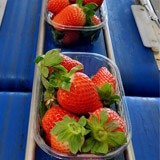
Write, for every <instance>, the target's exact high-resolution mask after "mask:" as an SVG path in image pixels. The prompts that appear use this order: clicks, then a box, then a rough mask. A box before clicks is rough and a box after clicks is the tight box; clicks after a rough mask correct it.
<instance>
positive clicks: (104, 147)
mask: <svg viewBox="0 0 160 160" xmlns="http://www.w3.org/2000/svg"><path fill="white" fill-rule="evenodd" d="M107 120H108V113H107V112H106V111H101V113H100V118H99V119H98V118H97V117H96V116H95V115H94V114H91V119H89V120H88V123H87V127H86V128H88V129H89V130H90V136H89V138H88V139H86V141H85V143H84V145H83V146H82V152H91V153H95V154H107V153H108V151H109V148H114V147H119V146H121V145H123V144H124V143H126V142H127V138H126V135H125V133H124V132H115V131H114V130H115V129H116V128H118V126H119V123H118V122H117V121H114V120H113V121H111V122H109V123H106V122H107Z"/></svg>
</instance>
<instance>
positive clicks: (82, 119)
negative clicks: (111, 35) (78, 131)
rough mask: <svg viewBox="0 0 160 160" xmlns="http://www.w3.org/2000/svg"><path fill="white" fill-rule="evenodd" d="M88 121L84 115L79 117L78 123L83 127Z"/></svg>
mask: <svg viewBox="0 0 160 160" xmlns="http://www.w3.org/2000/svg"><path fill="white" fill-rule="evenodd" d="M86 123H87V119H86V118H85V117H84V116H81V118H80V119H79V121H78V124H79V125H80V126H81V127H84V126H85V125H86Z"/></svg>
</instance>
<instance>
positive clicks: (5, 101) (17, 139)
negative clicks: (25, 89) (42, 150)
mask: <svg viewBox="0 0 160 160" xmlns="http://www.w3.org/2000/svg"><path fill="white" fill-rule="evenodd" d="M30 101H31V93H20V92H19V93H17V92H0V106H1V111H0V137H1V138H0V160H24V157H25V148H26V139H27V130H28V119H29V111H30Z"/></svg>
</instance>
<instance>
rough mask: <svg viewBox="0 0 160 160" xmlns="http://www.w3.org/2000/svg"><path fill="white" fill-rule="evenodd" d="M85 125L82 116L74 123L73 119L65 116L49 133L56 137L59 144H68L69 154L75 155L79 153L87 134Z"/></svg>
mask: <svg viewBox="0 0 160 160" xmlns="http://www.w3.org/2000/svg"><path fill="white" fill-rule="evenodd" d="M86 123H87V119H86V118H85V117H84V116H82V117H81V118H80V119H79V121H78V122H76V120H75V119H74V118H70V117H69V116H67V115H66V116H64V118H63V120H62V121H58V122H56V125H55V126H54V127H53V128H52V130H51V132H50V133H51V135H55V136H57V137H58V139H57V140H58V141H59V142H68V144H69V149H70V151H71V153H73V154H76V153H77V152H78V151H81V148H82V145H83V143H84V137H85V135H87V134H88V133H89V130H87V129H85V125H86Z"/></svg>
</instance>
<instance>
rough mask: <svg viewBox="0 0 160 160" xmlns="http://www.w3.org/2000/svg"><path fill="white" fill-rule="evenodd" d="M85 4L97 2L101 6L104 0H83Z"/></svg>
mask: <svg viewBox="0 0 160 160" xmlns="http://www.w3.org/2000/svg"><path fill="white" fill-rule="evenodd" d="M83 3H84V4H88V3H95V4H96V5H97V6H98V7H100V6H101V4H102V3H103V0H83Z"/></svg>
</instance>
